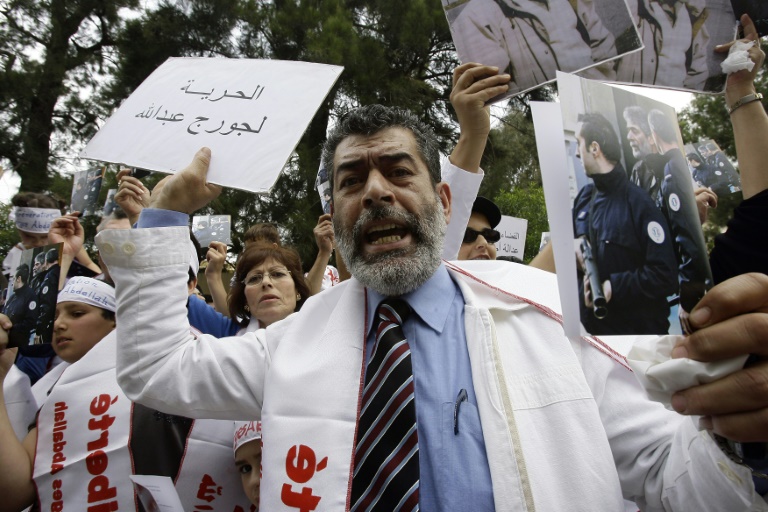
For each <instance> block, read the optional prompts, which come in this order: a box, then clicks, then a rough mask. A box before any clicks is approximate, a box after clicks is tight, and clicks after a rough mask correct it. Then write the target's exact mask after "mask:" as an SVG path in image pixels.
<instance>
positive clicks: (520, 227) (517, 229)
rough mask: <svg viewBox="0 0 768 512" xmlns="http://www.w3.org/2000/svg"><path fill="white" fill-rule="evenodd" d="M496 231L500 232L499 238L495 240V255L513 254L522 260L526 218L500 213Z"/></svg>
mask: <svg viewBox="0 0 768 512" xmlns="http://www.w3.org/2000/svg"><path fill="white" fill-rule="evenodd" d="M496 231H498V232H499V233H500V234H501V239H500V240H499V241H498V242H496V255H497V256H514V257H516V258H520V259H521V260H522V259H523V253H524V252H525V235H526V233H527V232H528V219H519V218H517V217H510V216H509V215H502V216H501V222H499V225H498V226H496Z"/></svg>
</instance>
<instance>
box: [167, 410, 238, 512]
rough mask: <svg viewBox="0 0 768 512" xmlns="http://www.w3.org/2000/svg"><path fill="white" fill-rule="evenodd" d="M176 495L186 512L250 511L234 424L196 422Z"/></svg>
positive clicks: (224, 421) (178, 480)
mask: <svg viewBox="0 0 768 512" xmlns="http://www.w3.org/2000/svg"><path fill="white" fill-rule="evenodd" d="M176 491H177V492H178V493H179V498H180V499H181V503H182V505H184V510H188V511H198V510H199V511H204V510H222V511H224V512H230V511H240V512H245V511H248V510H250V507H251V502H250V501H249V500H248V497H247V496H246V495H245V493H244V492H243V484H242V482H241V481H240V474H239V473H238V472H237V468H236V467H235V455H234V452H233V451H232V422H231V421H230V420H196V421H195V424H194V426H193V427H192V432H191V433H190V435H189V439H188V440H187V451H186V453H185V455H184V461H183V462H182V466H181V471H180V472H179V477H178V478H177V479H176ZM209 507H210V508H209Z"/></svg>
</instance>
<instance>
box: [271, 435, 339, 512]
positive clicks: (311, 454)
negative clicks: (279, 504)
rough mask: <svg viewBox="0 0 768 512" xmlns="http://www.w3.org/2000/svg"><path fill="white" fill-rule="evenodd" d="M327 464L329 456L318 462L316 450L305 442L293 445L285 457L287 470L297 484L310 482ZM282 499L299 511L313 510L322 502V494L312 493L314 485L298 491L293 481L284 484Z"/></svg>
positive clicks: (307, 511)
mask: <svg viewBox="0 0 768 512" xmlns="http://www.w3.org/2000/svg"><path fill="white" fill-rule="evenodd" d="M327 465H328V457H324V458H323V459H322V460H321V461H320V462H319V463H318V462H317V455H315V451H314V450H313V449H312V448H310V447H309V446H305V445H303V444H301V445H298V446H297V445H293V446H292V447H291V448H290V449H288V454H287V455H286V457H285V472H286V474H287V475H288V478H290V479H291V480H292V481H293V482H295V483H297V484H305V483H307V482H309V481H310V480H311V479H312V477H313V476H315V472H317V471H322V470H324V469H325V468H326V466H327ZM280 499H281V500H282V501H283V503H284V504H285V505H286V506H288V507H291V508H297V509H299V512H312V511H313V510H315V509H316V508H317V504H318V503H320V496H315V495H314V494H312V487H307V486H304V487H302V488H301V491H296V490H294V488H293V484H292V483H284V484H283V489H282V492H281V494H280Z"/></svg>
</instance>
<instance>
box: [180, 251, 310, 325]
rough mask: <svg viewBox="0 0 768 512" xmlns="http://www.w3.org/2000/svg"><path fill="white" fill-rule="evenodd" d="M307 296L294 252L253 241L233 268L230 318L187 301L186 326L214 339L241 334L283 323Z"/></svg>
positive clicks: (305, 284) (229, 300)
mask: <svg viewBox="0 0 768 512" xmlns="http://www.w3.org/2000/svg"><path fill="white" fill-rule="evenodd" d="M310 295H311V293H310V290H309V286H308V285H307V282H306V280H305V279H304V274H303V273H302V270H301V260H300V258H299V254H298V253H297V252H296V251H295V250H293V249H291V248H288V247H284V246H280V245H276V244H272V243H266V242H256V243H252V244H248V246H247V247H246V249H245V251H243V253H242V255H241V256H240V259H239V260H238V262H237V266H236V267H235V277H234V279H233V282H232V286H231V287H230V291H229V295H228V297H227V309H228V310H229V315H230V316H229V318H227V317H225V316H223V315H222V314H221V313H219V312H218V311H215V310H214V309H213V308H211V307H209V306H207V305H205V304H199V303H197V302H191V301H190V303H189V305H188V308H189V323H190V324H191V325H192V326H193V327H195V328H196V329H198V330H199V331H201V332H203V333H205V334H212V335H214V336H217V337H223V336H232V335H235V334H243V333H245V332H250V331H255V330H257V329H263V328H265V327H267V326H269V325H271V324H273V323H275V322H277V321H278V320H282V319H283V318H285V317H287V316H288V315H290V314H291V313H293V312H294V311H297V310H298V309H299V308H300V307H301V304H303V303H304V301H305V300H306V299H307V298H308V297H309V296H310Z"/></svg>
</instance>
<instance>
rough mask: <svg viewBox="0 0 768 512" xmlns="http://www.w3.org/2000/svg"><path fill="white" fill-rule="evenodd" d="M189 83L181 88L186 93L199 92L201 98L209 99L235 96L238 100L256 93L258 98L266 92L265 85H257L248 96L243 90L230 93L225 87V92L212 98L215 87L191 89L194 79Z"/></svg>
mask: <svg viewBox="0 0 768 512" xmlns="http://www.w3.org/2000/svg"><path fill="white" fill-rule="evenodd" d="M188 82H189V83H188V84H187V86H186V87H182V88H181V90H182V91H184V94H199V95H200V96H201V98H200V99H201V100H208V101H219V100H220V99H222V98H235V99H238V100H252V99H254V96H256V93H258V94H259V95H258V96H256V99H259V98H260V97H261V93H263V92H264V86H263V85H257V86H256V89H255V90H254V91H253V93H252V94H251V95H250V96H246V95H245V93H244V92H243V91H235V93H234V94H229V93H228V92H227V90H226V89H224V92H223V93H222V94H221V96H219V97H218V98H216V99H211V96H213V91H215V89H211V90H210V91H190V90H189V88H190V87H191V86H192V82H194V80H189V81H188Z"/></svg>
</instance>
